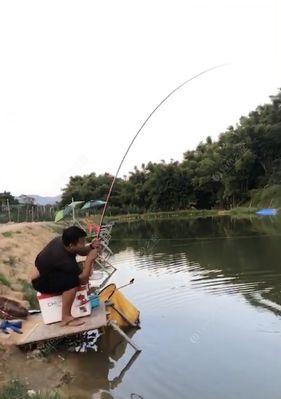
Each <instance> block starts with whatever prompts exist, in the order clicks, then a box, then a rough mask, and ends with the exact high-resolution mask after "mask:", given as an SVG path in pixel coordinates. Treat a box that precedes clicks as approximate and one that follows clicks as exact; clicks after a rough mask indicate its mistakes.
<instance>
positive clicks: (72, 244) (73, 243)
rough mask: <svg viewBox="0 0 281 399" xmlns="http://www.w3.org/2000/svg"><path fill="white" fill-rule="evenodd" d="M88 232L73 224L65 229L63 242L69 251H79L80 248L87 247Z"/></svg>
mask: <svg viewBox="0 0 281 399" xmlns="http://www.w3.org/2000/svg"><path fill="white" fill-rule="evenodd" d="M86 236H87V234H86V232H85V231H84V230H83V229H80V227H77V226H71V227H68V228H67V229H65V230H63V233H62V242H63V245H64V246H65V247H66V249H67V250H68V251H69V252H72V253H77V252H79V250H80V249H82V248H84V247H85V244H86V239H85V238H86Z"/></svg>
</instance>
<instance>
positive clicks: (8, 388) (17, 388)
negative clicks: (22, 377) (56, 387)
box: [0, 380, 60, 399]
mask: <svg viewBox="0 0 281 399" xmlns="http://www.w3.org/2000/svg"><path fill="white" fill-rule="evenodd" d="M31 397H32V398H33V399H60V395H59V394H58V393H56V392H54V393H41V392H35V391H33V390H29V389H28V388H27V387H26V386H25V385H24V384H22V383H21V382H20V381H18V380H13V381H11V382H9V383H8V384H7V385H5V386H4V387H3V388H2V389H1V391H0V399H30V398H31Z"/></svg>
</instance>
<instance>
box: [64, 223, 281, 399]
mask: <svg viewBox="0 0 281 399" xmlns="http://www.w3.org/2000/svg"><path fill="white" fill-rule="evenodd" d="M111 247H112V249H113V250H114V252H115V255H114V257H113V258H112V263H113V264H115V265H116V266H117V268H118V272H117V273H116V274H115V275H114V281H115V282H116V283H117V285H122V284H125V283H126V282H128V281H129V280H130V279H131V278H135V283H134V285H132V286H129V287H126V288H124V289H123V293H124V294H125V295H126V296H127V298H128V299H130V300H131V301H132V302H133V303H134V304H135V305H136V306H137V307H138V308H139V310H140V311H141V325H142V328H141V329H140V330H138V331H136V332H132V335H133V339H134V340H135V342H136V343H137V345H138V346H139V347H141V348H142V352H141V354H140V355H139V356H138V357H137V358H133V359H131V357H132V356H133V353H134V351H133V350H132V348H130V347H129V346H126V345H125V344H124V342H123V343H121V344H120V345H118V343H116V345H115V346H114V347H112V345H111V349H110V350H106V349H104V350H103V351H100V352H98V353H85V354H73V355H69V356H68V365H70V368H71V370H72V372H73V373H74V374H75V376H76V377H75V379H74V380H73V382H71V383H70V385H69V387H68V388H67V390H68V392H69V393H72V395H74V397H75V398H80V397H81V398H91V397H93V398H101V397H102V398H111V397H113V398H116V399H121V398H122V399H127V398H135V399H137V398H144V399H156V398H157V399H159V398H161V399H172V398H176V399H238V398H239V399H251V398H255V399H265V398H266V399H279V398H280V397H281V378H280V373H281V318H280V315H281V294H280V289H281V219H280V218H278V217H276V218H261V219H259V218H253V219H252V220H251V219H231V218H230V217H216V218H205V219H192V220H190V219H189V220H188V219H174V220H161V221H153V222H140V223H132V224H120V225H117V226H115V227H114V229H113V238H112V241H111ZM128 363H129V364H128ZM109 392H110V393H109Z"/></svg>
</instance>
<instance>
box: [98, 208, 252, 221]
mask: <svg viewBox="0 0 281 399" xmlns="http://www.w3.org/2000/svg"><path fill="white" fill-rule="evenodd" d="M257 210H258V208H257V207H252V206H248V207H237V208H232V209H229V210H219V209H210V210H208V209H204V210H198V209H188V210H183V211H171V212H147V213H139V214H138V213H134V214H128V215H116V216H111V217H107V218H106V219H105V221H106V222H108V221H117V222H118V223H126V222H136V221H141V220H158V219H169V218H177V217H178V218H202V217H216V216H223V215H238V216H243V215H244V216H247V215H254V214H255V212H256V211H257ZM97 222H98V220H97Z"/></svg>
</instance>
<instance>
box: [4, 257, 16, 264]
mask: <svg viewBox="0 0 281 399" xmlns="http://www.w3.org/2000/svg"><path fill="white" fill-rule="evenodd" d="M16 260H17V258H16V257H15V256H12V255H10V256H9V258H8V259H4V260H3V263H4V264H5V265H9V266H15V264H16Z"/></svg>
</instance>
